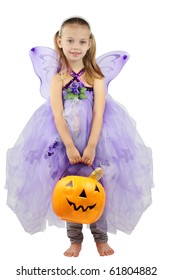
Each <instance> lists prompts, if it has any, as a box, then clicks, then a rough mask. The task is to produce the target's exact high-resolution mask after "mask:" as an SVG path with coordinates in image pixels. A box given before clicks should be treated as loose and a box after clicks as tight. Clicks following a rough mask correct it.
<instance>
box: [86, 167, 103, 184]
mask: <svg viewBox="0 0 173 280" xmlns="http://www.w3.org/2000/svg"><path fill="white" fill-rule="evenodd" d="M102 176H103V169H102V168H101V167H97V168H96V169H95V170H94V171H93V172H92V173H91V175H90V176H89V178H92V179H95V180H97V181H98V180H100V178H101V177H102Z"/></svg>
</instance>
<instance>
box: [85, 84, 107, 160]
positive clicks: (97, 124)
mask: <svg viewBox="0 0 173 280" xmlns="http://www.w3.org/2000/svg"><path fill="white" fill-rule="evenodd" d="M105 95H106V93H105V84H104V79H96V80H95V82H94V107H93V118H92V126H91V131H90V137H89V139H88V144H87V146H86V148H85V150H84V152H83V156H82V161H83V162H84V163H85V164H88V165H91V164H92V162H93V160H94V157H95V150H96V147H97V143H98V140H99V136H100V132H101V128H102V122H103V114H104V109H105Z"/></svg>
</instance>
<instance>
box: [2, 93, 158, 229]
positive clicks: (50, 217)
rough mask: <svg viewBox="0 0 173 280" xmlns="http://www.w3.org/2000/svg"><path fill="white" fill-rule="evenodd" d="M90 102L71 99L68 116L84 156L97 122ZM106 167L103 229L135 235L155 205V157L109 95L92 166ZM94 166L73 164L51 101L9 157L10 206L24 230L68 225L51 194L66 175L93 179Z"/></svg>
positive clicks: (123, 110) (21, 136) (29, 123)
mask: <svg viewBox="0 0 173 280" xmlns="http://www.w3.org/2000/svg"><path fill="white" fill-rule="evenodd" d="M91 102H92V101H91V100H89V101H85V100H82V101H81V100H80V101H78V102H72V101H70V100H68V102H67V104H66V106H65V112H64V117H65V119H66V121H67V123H68V126H69V130H70V132H71V135H72V137H73V140H74V143H75V145H76V147H77V148H78V150H79V151H80V153H81V154H82V152H83V150H84V148H85V146H86V143H87V139H88V137H89V133H90V127H91V122H92V106H91ZM98 166H101V167H102V168H103V170H104V175H103V177H102V179H101V182H102V184H103V186H104V188H105V191H106V207H105V210H104V213H103V215H102V217H101V218H100V219H99V220H98V221H97V223H96V224H97V226H98V227H99V228H100V229H104V230H105V229H106V230H107V231H108V232H111V233H115V232H116V230H121V231H123V232H126V233H130V232H131V231H132V230H133V229H134V228H135V226H136V224H137V222H138V221H139V219H140V217H141V215H142V214H143V212H144V211H145V210H146V208H147V207H148V206H149V205H150V204H151V188H152V187H153V179H152V153H151V150H150V148H148V147H146V146H145V144H144V143H143V141H142V139H141V137H140V135H139V134H138V132H137V130H136V126H135V122H134V121H133V119H132V118H131V117H130V116H129V115H128V113H127V112H126V110H125V109H123V108H122V107H121V106H120V105H119V104H118V103H116V102H115V101H114V100H113V99H112V98H111V96H110V95H107V100H106V108H105V113H104V120H103V127H102V132H101V135H100V138H99V142H98V145H97V150H96V157H95V160H94V163H93V167H92V168H95V167H98ZM92 168H91V167H87V166H83V165H76V166H70V165H69V161H68V158H67V155H66V149H65V146H64V144H63V143H62V141H61V139H60V137H59V135H58V132H57V129H56V127H55V124H54V119H53V116H52V111H51V107H50V103H49V101H47V102H46V103H45V104H43V105H42V106H41V107H40V108H39V109H38V110H37V111H36V112H35V113H34V114H33V116H32V117H31V119H30V120H29V122H28V123H27V125H26V127H25V128H24V129H23V131H22V133H21V135H20V136H19V139H18V140H17V142H16V144H15V145H14V147H13V148H12V149H9V150H8V153H7V180H6V188H7V190H8V197H7V204H8V206H9V207H10V208H11V209H12V210H13V211H14V212H15V214H16V215H17V217H18V219H19V220H20V222H21V224H22V226H23V228H24V229H25V230H26V231H27V232H29V233H31V234H33V233H36V232H38V231H43V230H44V229H45V228H46V222H47V221H48V223H49V225H56V226H58V227H63V226H64V224H65V223H64V221H61V220H60V219H59V218H58V217H57V216H56V215H55V214H54V212H53V210H52V203H51V199H52V192H53V189H54V186H55V184H56V182H57V181H58V180H59V178H60V177H61V176H66V175H68V174H76V175H83V176H89V174H90V173H91V172H92Z"/></svg>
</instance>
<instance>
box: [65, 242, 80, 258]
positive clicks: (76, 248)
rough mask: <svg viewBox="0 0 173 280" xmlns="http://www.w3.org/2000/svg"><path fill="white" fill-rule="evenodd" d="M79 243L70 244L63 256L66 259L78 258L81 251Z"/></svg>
mask: <svg viewBox="0 0 173 280" xmlns="http://www.w3.org/2000/svg"><path fill="white" fill-rule="evenodd" d="M81 247H82V246H81V244H80V243H74V244H71V246H70V247H69V248H68V249H67V251H65V252H64V256H66V257H78V256H79V253H80V250H81Z"/></svg>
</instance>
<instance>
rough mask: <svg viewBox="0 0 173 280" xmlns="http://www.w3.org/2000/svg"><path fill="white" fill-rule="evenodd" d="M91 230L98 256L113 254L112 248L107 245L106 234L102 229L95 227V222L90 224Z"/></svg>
mask: <svg viewBox="0 0 173 280" xmlns="http://www.w3.org/2000/svg"><path fill="white" fill-rule="evenodd" d="M90 229H91V232H92V234H93V237H94V241H95V242H96V246H97V250H98V252H99V255H100V256H109V255H112V254H114V250H113V249H112V248H111V247H110V246H109V245H108V235H107V232H106V231H104V230H100V229H99V228H97V224H96V223H93V224H91V225H90Z"/></svg>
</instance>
